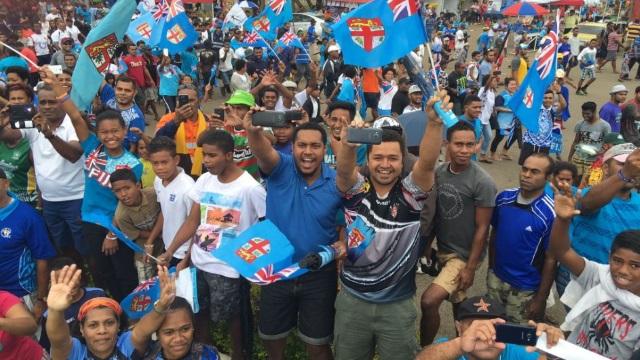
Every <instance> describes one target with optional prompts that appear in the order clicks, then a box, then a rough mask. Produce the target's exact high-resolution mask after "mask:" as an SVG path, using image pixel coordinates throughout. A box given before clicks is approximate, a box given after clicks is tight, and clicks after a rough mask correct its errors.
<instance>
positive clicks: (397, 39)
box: [332, 0, 427, 68]
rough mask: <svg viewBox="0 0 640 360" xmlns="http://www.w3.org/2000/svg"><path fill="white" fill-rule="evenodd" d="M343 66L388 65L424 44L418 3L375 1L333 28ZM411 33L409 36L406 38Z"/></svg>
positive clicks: (408, 1)
mask: <svg viewBox="0 0 640 360" xmlns="http://www.w3.org/2000/svg"><path fill="white" fill-rule="evenodd" d="M332 30H333V35H334V38H335V39H336V41H337V42H338V44H339V45H340V47H341V48H342V53H343V55H344V62H345V64H351V65H358V66H363V67H369V68H373V67H379V66H384V65H387V64H389V63H391V62H393V61H395V60H397V59H399V58H400V57H402V56H404V55H406V54H408V53H409V52H410V51H411V50H413V49H415V48H416V47H418V46H419V45H420V44H422V43H425V42H427V38H426V35H425V31H424V24H423V22H422V18H421V16H420V12H419V4H418V0H374V1H371V2H369V3H367V4H364V5H362V6H360V7H358V8H356V9H355V10H353V11H351V12H349V13H348V14H346V15H343V16H342V18H341V19H340V21H338V22H337V23H336V24H334V25H333V26H332ZM409 34H410V35H409Z"/></svg>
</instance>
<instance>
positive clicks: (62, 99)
mask: <svg viewBox="0 0 640 360" xmlns="http://www.w3.org/2000/svg"><path fill="white" fill-rule="evenodd" d="M56 99H57V100H58V104H59V105H62V104H63V103H64V102H65V101H67V100H69V99H70V97H69V95H65V96H63V97H62V98H61V99H58V98H56Z"/></svg>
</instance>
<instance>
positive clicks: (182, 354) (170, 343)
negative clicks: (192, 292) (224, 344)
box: [132, 297, 220, 360]
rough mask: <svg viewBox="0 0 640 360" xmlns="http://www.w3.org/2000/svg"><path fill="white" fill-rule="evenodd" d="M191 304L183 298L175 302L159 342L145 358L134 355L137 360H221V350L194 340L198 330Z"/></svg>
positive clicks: (160, 334) (159, 329)
mask: <svg viewBox="0 0 640 360" xmlns="http://www.w3.org/2000/svg"><path fill="white" fill-rule="evenodd" d="M193 322H194V320H193V311H192V310H191V305H189V303H188V302H187V300H185V299H184V298H181V297H176V298H175V300H173V303H172V304H171V306H169V310H168V312H167V315H166V316H165V318H164V321H163V322H162V324H161V325H160V327H159V328H158V330H157V331H156V336H157V338H158V341H156V342H154V343H152V344H150V345H149V347H148V349H147V351H146V352H145V353H143V355H141V354H138V353H137V352H136V353H135V354H134V356H133V357H132V359H134V360H138V359H140V360H178V359H189V360H218V359H219V358H220V355H219V354H218V350H217V349H216V348H215V347H213V346H210V345H204V344H201V343H197V342H194V341H193V338H194V333H195V328H194V325H193Z"/></svg>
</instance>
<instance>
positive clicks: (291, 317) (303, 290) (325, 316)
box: [258, 263, 338, 345]
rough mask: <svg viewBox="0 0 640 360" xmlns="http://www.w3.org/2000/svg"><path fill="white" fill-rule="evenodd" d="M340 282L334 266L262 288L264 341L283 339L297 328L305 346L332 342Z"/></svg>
mask: <svg viewBox="0 0 640 360" xmlns="http://www.w3.org/2000/svg"><path fill="white" fill-rule="evenodd" d="M337 280H338V279H337V273H336V268H335V264H333V263H332V264H329V265H328V266H326V267H325V268H323V269H322V270H319V271H315V272H310V273H307V274H304V275H302V276H300V277H299V278H296V279H293V280H286V281H278V282H276V283H273V284H271V285H266V286H263V287H261V289H260V290H261V291H260V315H259V323H258V324H259V325H258V330H259V335H260V338H261V339H263V340H278V339H283V338H286V337H287V336H288V334H289V332H290V331H291V330H292V329H293V328H295V327H296V326H297V327H298V336H299V337H300V339H301V340H302V341H304V342H305V343H307V344H310V345H326V344H329V343H331V340H332V338H333V320H334V315H335V309H334V303H335V300H336V293H337V285H338V284H337Z"/></svg>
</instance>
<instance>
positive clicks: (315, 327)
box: [243, 109, 341, 360]
mask: <svg viewBox="0 0 640 360" xmlns="http://www.w3.org/2000/svg"><path fill="white" fill-rule="evenodd" d="M255 110H256V109H254V110H251V111H249V112H247V114H246V115H245V116H244V119H243V123H244V128H245V130H246V131H247V138H248V140H249V147H250V149H251V153H253V154H254V155H255V157H256V158H257V159H258V166H259V167H260V171H261V172H262V174H264V178H265V179H266V186H267V188H268V189H269V191H267V210H266V218H267V219H269V220H271V221H272V222H273V223H274V224H275V225H276V226H277V227H278V228H279V229H280V231H282V233H283V234H284V235H285V236H286V237H287V238H288V239H289V241H291V244H292V245H293V248H294V250H295V252H294V255H293V259H292V260H293V261H294V262H296V261H298V260H300V259H301V258H302V257H304V256H305V255H306V254H307V253H309V252H312V251H313V252H316V251H318V250H319V248H318V245H330V244H332V243H334V242H336V241H337V240H338V233H337V231H336V214H337V212H338V208H339V207H340V205H341V197H340V193H339V192H338V189H337V188H336V180H335V178H336V173H335V171H334V170H333V169H331V168H330V167H329V166H328V165H327V164H325V163H324V161H323V159H324V155H325V151H326V145H325V144H326V143H327V134H326V132H325V131H324V128H322V127H321V126H320V125H318V124H315V123H305V124H302V125H299V126H297V127H296V128H295V129H294V130H293V136H292V139H293V151H292V152H293V156H291V155H287V154H283V153H279V152H278V151H276V150H275V149H274V148H273V147H272V145H271V142H270V141H269V139H268V138H267V137H266V136H265V135H264V133H263V131H262V129H261V128H260V127H256V126H253V124H252V123H251V118H252V116H253V113H254V111H255ZM336 278H337V276H336V267H335V266H334V265H333V264H330V265H329V266H325V267H324V268H322V269H321V270H320V271H315V272H310V273H308V274H305V275H302V276H300V277H298V278H296V279H294V280H283V281H278V282H276V283H273V284H270V285H266V286H263V287H262V288H261V292H260V320H259V328H258V329H259V334H260V337H261V338H262V339H263V341H264V344H265V348H266V349H267V353H268V354H269V359H272V360H281V359H284V348H285V345H286V341H287V335H288V334H289V332H290V331H291V330H293V328H295V327H296V326H297V328H298V335H299V337H300V338H301V339H302V341H304V342H305V343H306V347H307V353H308V354H309V358H310V359H311V360H318V359H323V360H324V359H332V358H333V356H332V354H331V347H330V346H329V344H330V342H331V339H332V337H333V315H334V308H333V303H334V301H335V297H336V289H337V286H336Z"/></svg>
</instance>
